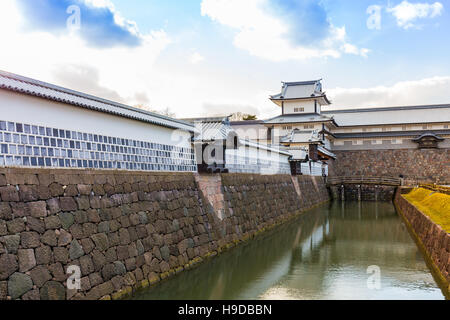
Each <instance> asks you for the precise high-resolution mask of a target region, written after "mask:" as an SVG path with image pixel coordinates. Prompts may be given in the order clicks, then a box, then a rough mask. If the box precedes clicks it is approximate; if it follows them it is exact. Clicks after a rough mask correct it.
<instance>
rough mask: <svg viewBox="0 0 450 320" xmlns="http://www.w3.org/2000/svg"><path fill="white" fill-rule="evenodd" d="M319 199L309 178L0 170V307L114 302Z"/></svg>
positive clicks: (320, 190) (320, 189)
mask: <svg viewBox="0 0 450 320" xmlns="http://www.w3.org/2000/svg"><path fill="white" fill-rule="evenodd" d="M293 179H294V180H293ZM295 185H297V186H298V188H296V187H295ZM326 200H328V193H327V190H326V187H325V185H324V183H323V180H322V178H317V177H298V178H295V177H290V176H287V175H278V176H260V175H252V174H225V175H208V176H199V175H196V174H192V173H149V172H118V171H84V170H51V169H49V170H45V169H39V170H31V169H0V300H4V299H23V300H27V299H30V300H38V299H45V300H47V299H91V300H94V299H120V298H123V297H125V296H126V295H128V294H131V293H132V292H133V290H136V289H139V288H145V287H148V286H150V285H152V284H154V283H156V282H158V281H160V280H161V279H165V278H167V277H170V276H172V275H174V274H176V273H178V272H181V271H183V270H185V269H189V268H191V267H193V266H194V265H196V264H197V263H199V262H201V261H203V260H204V259H205V258H208V257H212V256H214V255H216V254H217V253H220V252H221V251H222V250H224V249H226V248H230V247H232V246H234V245H235V244H237V243H238V242H240V241H245V240H247V239H249V238H251V237H253V236H254V235H255V234H258V233H259V232H261V231H263V230H265V229H268V228H271V227H272V226H274V225H276V224H278V223H281V222H283V221H286V220H287V219H289V218H292V217H293V216H295V215H296V214H298V213H299V212H301V210H305V209H307V208H309V207H312V206H314V205H316V204H318V203H320V202H323V201H326ZM73 266H75V269H77V268H76V267H79V270H80V272H81V274H80V280H81V282H80V285H81V289H80V290H75V289H70V290H69V289H68V288H67V279H68V277H69V276H70V274H68V269H70V268H73ZM69 273H70V272H69Z"/></svg>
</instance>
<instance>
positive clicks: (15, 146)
mask: <svg viewBox="0 0 450 320" xmlns="http://www.w3.org/2000/svg"><path fill="white" fill-rule="evenodd" d="M1 166H8V167H51V168H89V169H122V170H141V171H185V172H192V171H196V170H197V166H196V163H195V157H194V150H193V149H192V148H183V147H177V146H173V145H166V144H160V143H153V142H147V141H137V140H132V139H124V138H120V137H110V136H104V135H99V134H94V133H86V132H78V131H71V130H65V129H61V128H49V127H44V126H37V125H31V124H24V123H17V122H9V121H2V120H0V167H1Z"/></svg>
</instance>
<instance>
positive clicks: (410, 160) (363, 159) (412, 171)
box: [329, 149, 450, 185]
mask: <svg viewBox="0 0 450 320" xmlns="http://www.w3.org/2000/svg"><path fill="white" fill-rule="evenodd" d="M333 152H334V153H335V154H336V157H337V159H336V160H335V161H333V162H330V164H331V165H330V168H329V169H330V175H332V176H348V177H351V176H369V177H383V176H392V177H399V176H400V175H403V177H404V178H405V179H406V180H413V181H419V182H430V183H437V184H443V185H445V184H450V149H422V150H419V149H406V150H360V151H333Z"/></svg>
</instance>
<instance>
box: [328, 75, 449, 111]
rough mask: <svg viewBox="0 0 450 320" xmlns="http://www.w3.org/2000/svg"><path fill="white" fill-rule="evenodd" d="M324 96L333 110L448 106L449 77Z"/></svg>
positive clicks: (339, 90) (337, 90) (333, 91)
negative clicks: (330, 101) (423, 105)
mask: <svg viewBox="0 0 450 320" xmlns="http://www.w3.org/2000/svg"><path fill="white" fill-rule="evenodd" d="M327 93H328V96H329V97H330V98H331V100H332V101H333V105H332V106H331V108H333V109H334V108H360V107H384V106H402V105H422V104H425V105H426V104H440V103H450V76H445V77H433V78H426V79H422V80H417V81H401V82H397V83H395V84H393V85H392V86H377V87H372V88H335V89H329V90H327Z"/></svg>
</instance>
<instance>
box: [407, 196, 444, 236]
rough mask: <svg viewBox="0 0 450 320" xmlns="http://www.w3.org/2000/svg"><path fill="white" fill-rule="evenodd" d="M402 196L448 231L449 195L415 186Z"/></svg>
mask: <svg viewBox="0 0 450 320" xmlns="http://www.w3.org/2000/svg"><path fill="white" fill-rule="evenodd" d="M404 197H405V199H406V200H408V201H409V202H411V203H412V204H413V205H415V206H416V208H417V209H419V210H420V211H421V212H423V213H424V214H426V215H427V216H428V217H430V219H431V220H432V221H434V222H435V223H436V224H438V225H440V226H441V227H442V228H443V229H444V230H445V231H447V233H450V195H447V194H444V193H439V192H434V191H431V190H428V189H425V188H416V189H414V190H412V191H411V192H410V193H408V194H406V195H404Z"/></svg>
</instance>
